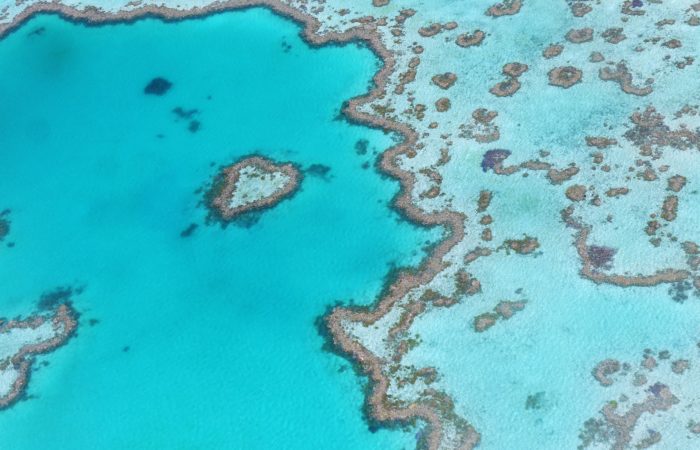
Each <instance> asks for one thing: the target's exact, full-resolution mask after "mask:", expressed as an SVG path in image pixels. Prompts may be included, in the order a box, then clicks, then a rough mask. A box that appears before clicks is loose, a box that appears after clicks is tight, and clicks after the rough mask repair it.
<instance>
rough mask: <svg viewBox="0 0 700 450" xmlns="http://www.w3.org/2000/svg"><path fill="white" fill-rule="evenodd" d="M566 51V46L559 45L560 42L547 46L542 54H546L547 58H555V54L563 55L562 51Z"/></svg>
mask: <svg viewBox="0 0 700 450" xmlns="http://www.w3.org/2000/svg"><path fill="white" fill-rule="evenodd" d="M563 51H564V46H563V45H559V44H552V45H550V46H549V47H547V48H545V49H544V51H543V52H542V56H544V57H545V58H546V59H550V58H554V57H555V56H559V55H561V52H563Z"/></svg>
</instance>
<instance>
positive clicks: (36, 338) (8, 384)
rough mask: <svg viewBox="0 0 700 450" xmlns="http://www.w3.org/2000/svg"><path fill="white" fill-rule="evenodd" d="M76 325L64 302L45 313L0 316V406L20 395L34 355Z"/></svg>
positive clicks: (52, 346)
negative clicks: (4, 318) (10, 317)
mask: <svg viewBox="0 0 700 450" xmlns="http://www.w3.org/2000/svg"><path fill="white" fill-rule="evenodd" d="M77 326H78V321H77V319H76V314H75V312H74V311H73V309H71V307H70V306H69V305H68V304H62V305H59V306H57V307H56V308H55V309H54V310H53V311H52V312H51V313H49V314H39V315H35V316H32V317H28V318H26V319H13V320H3V319H0V410H2V409H5V408H8V407H10V406H12V405H13V404H14V403H15V402H16V401H18V400H19V399H20V398H21V397H22V394H23V393H24V391H25V389H26V387H27V382H28V381H29V373H30V370H31V367H32V363H33V361H34V356H35V355H38V354H41V353H48V352H50V351H53V350H55V349H56V348H58V347H60V346H61V345H63V344H64V343H65V342H66V341H67V340H68V338H70V337H71V336H72V335H73V333H74V332H75V329H76V327H77Z"/></svg>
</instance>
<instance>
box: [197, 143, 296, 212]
mask: <svg viewBox="0 0 700 450" xmlns="http://www.w3.org/2000/svg"><path fill="white" fill-rule="evenodd" d="M301 179H302V174H301V172H300V171H299V169H297V168H296V167H295V166H294V164H291V163H276V162H274V161H272V160H270V159H267V158H264V157H262V156H251V157H247V158H244V159H242V160H240V161H238V162H237V163H235V164H232V165H230V166H227V167H224V168H223V170H222V171H221V173H220V174H219V175H218V177H217V179H216V180H215V181H214V183H213V186H212V188H211V190H210V192H209V198H210V199H211V200H210V202H209V203H210V208H211V210H212V212H213V213H214V214H215V215H216V216H217V217H218V218H220V219H222V220H224V221H229V220H232V219H235V218H236V217H238V216H240V215H242V214H245V213H248V212H251V211H259V210H262V209H265V208H271V207H273V206H275V205H276V204H278V203H279V202H280V201H282V200H283V199H285V198H287V197H289V196H291V195H292V194H294V193H295V192H296V191H297V189H299V185H300V184H301Z"/></svg>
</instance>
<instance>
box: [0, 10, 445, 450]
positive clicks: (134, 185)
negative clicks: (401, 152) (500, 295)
mask: <svg viewBox="0 0 700 450" xmlns="http://www.w3.org/2000/svg"><path fill="white" fill-rule="evenodd" d="M40 27H44V28H45V30H44V32H43V33H42V34H40V35H30V33H31V32H32V31H34V30H36V29H39V28H40ZM298 32H299V28H298V27H297V26H296V25H295V24H293V23H291V22H289V21H286V20H283V19H281V18H279V17H277V16H275V15H273V14H272V13H270V12H268V11H266V10H250V11H246V12H235V13H227V14H223V15H218V16H214V17H210V18H207V19H205V20H194V21H186V22H181V23H175V24H164V23H162V22H159V21H156V20H145V21H140V22H137V23H135V24H133V25H118V26H105V27H99V28H86V27H84V26H80V25H74V24H70V23H67V22H65V21H62V20H60V19H58V18H57V17H39V18H36V19H34V20H32V21H31V22H29V23H27V24H26V25H25V26H23V27H22V28H21V29H20V30H18V31H17V32H15V33H13V34H12V35H10V36H9V37H7V38H6V39H5V40H3V41H1V42H0V98H1V99H2V101H0V149H1V152H0V208H2V209H4V208H11V209H12V213H11V219H12V231H11V234H10V236H9V237H8V238H7V241H12V242H15V243H16V246H15V247H14V248H2V249H0V285H1V286H2V294H1V295H0V315H4V316H14V315H17V314H24V315H26V314H29V313H31V312H32V311H33V310H35V307H36V303H35V302H36V300H37V299H38V297H39V295H40V294H41V293H42V292H44V291H46V290H49V289H53V288H54V287H56V286H61V285H69V284H72V285H84V286H85V291H84V293H82V294H81V295H79V296H77V297H75V299H74V301H75V306H76V308H77V309H78V310H79V311H80V312H81V313H82V317H81V326H80V328H79V332H78V337H77V338H74V339H73V340H71V341H70V343H69V345H67V346H66V347H63V348H61V349H60V350H58V351H56V352H55V353H53V354H50V355H47V356H45V357H41V358H40V360H42V361H43V360H45V361H49V362H50V365H49V366H48V367H42V368H41V369H40V370H39V371H38V372H37V373H36V374H34V375H33V377H32V380H31V382H30V386H29V390H28V394H29V395H30V396H31V397H32V398H31V399H30V400H29V401H26V402H20V403H19V404H17V405H16V406H14V407H13V408H11V409H10V410H8V411H4V412H2V413H0V434H1V435H2V437H1V439H2V444H1V445H0V447H1V448H7V449H39V448H42V449H45V448H51V449H93V448H103V449H117V448H153V449H163V448H168V449H178V448H179V449H193V448H202V449H211V448H240V449H243V448H245V449H268V448H275V449H287V448H289V449H297V448H299V449H302V448H303V449H309V448H333V449H389V448H393V449H399V448H413V447H414V445H415V439H414V436H413V434H412V433H403V432H396V431H394V432H390V431H380V432H377V433H371V432H370V431H369V430H368V428H367V425H366V424H365V423H364V422H363V420H362V415H361V411H360V408H361V405H362V401H363V392H362V389H361V387H360V386H359V385H358V378H357V376H356V375H355V374H354V373H353V372H352V370H350V369H349V365H348V364H347V363H346V362H345V361H344V360H342V359H340V358H338V357H336V356H334V355H331V354H329V353H327V352H324V351H323V350H322V346H323V344H324V340H323V338H322V337H321V336H319V334H318V332H317V329H316V326H315V324H314V322H315V320H316V319H317V317H319V316H320V315H321V314H322V313H323V312H324V311H325V310H326V308H327V307H328V306H329V305H332V304H333V303H334V302H336V301H344V302H347V301H348V300H349V299H355V301H357V302H358V303H368V302H370V301H372V300H373V299H374V298H375V296H376V295H377V294H378V292H379V290H380V288H381V284H382V279H383V277H384V275H385V274H386V273H387V271H388V269H389V265H390V264H416V263H417V262H418V261H419V260H420V259H421V258H422V257H423V252H422V251H420V250H417V249H420V248H421V247H422V246H424V244H425V243H426V241H432V240H435V239H436V238H437V237H438V236H439V230H435V232H427V231H423V230H418V229H416V228H415V227H413V226H411V225H409V224H408V223H406V222H403V221H400V220H399V217H398V215H397V214H396V213H394V212H392V211H391V210H390V209H389V208H388V202H389V201H390V199H391V197H392V196H393V195H394V194H395V193H396V191H397V189H398V185H397V183H395V182H391V181H388V180H386V179H382V178H381V177H380V176H379V175H378V174H377V173H376V172H375V171H374V170H373V169H372V166H371V165H372V164H373V162H374V158H375V154H376V152H380V151H382V150H383V149H385V148H386V147H388V146H389V145H391V144H392V139H391V137H390V136H386V135H384V134H383V133H381V132H379V131H372V130H368V129H366V128H363V127H358V126H350V125H349V124H348V123H347V122H345V121H343V120H337V114H338V112H339V109H340V106H341V104H342V102H343V101H344V100H346V99H348V98H350V97H352V96H355V95H358V94H360V93H363V92H365V91H366V89H367V86H368V83H369V82H370V79H371V76H372V74H373V73H374V72H375V71H376V69H377V64H378V61H377V59H376V58H375V57H374V56H373V55H372V54H371V52H370V51H369V50H367V49H361V48H358V47H356V46H352V45H350V46H345V47H342V48H339V47H327V48H323V49H310V48H309V47H307V46H306V45H305V44H304V43H303V42H302V41H301V39H300V38H299V37H298ZM287 45H289V46H291V49H290V50H288V51H285V48H287ZM156 76H163V77H165V78H167V79H168V80H170V81H171V82H173V88H172V89H171V90H170V91H169V92H168V93H167V94H166V95H164V96H162V97H156V96H146V95H144V93H143V88H144V86H145V85H146V84H147V83H148V82H149V81H150V80H151V79H152V78H153V77H156ZM175 107H182V108H185V109H192V108H196V109H198V110H199V111H200V112H199V114H198V115H197V117H196V118H197V120H199V121H200V122H201V129H200V130H199V131H198V132H196V133H191V132H190V131H188V122H187V121H178V120H177V118H176V116H175V114H173V113H172V112H171V110H172V109H173V108H175ZM159 134H160V135H162V137H158V135H159ZM359 140H368V141H369V152H368V153H367V154H365V155H358V154H357V153H356V149H355V145H356V142H357V141H359ZM254 151H259V152H260V153H262V154H263V155H266V156H268V157H271V158H275V159H278V160H290V161H293V162H296V163H298V164H300V165H301V166H303V167H308V166H309V165H311V164H324V165H327V166H329V167H331V171H330V175H329V176H330V178H329V179H328V180H324V179H321V178H319V177H315V176H313V175H310V174H308V175H307V176H306V178H305V180H304V182H303V185H302V188H301V191H300V192H299V193H298V194H297V195H296V196H294V197H293V198H292V199H291V200H287V201H284V202H282V203H281V204H279V205H278V206H277V207H275V208H274V209H272V210H270V211H267V212H265V213H264V214H263V215H262V216H261V217H260V220H259V222H257V223H256V224H255V225H253V226H252V227H251V228H247V229H246V228H241V227H236V226H230V227H228V228H226V229H221V228H219V227H218V226H204V224H203V222H204V216H205V215H206V211H205V210H204V209H203V208H201V207H198V202H199V201H200V200H201V198H202V195H201V194H199V193H195V191H196V190H197V189H198V188H200V187H201V186H203V185H204V184H205V183H206V182H207V181H208V180H209V179H210V178H211V177H212V176H213V175H214V174H215V173H216V167H217V166H218V165H219V164H225V163H230V162H231V161H233V160H235V159H237V158H239V157H240V156H242V155H245V154H248V153H251V152H254ZM366 162H368V163H369V164H370V168H369V169H363V168H362V165H363V163H366ZM212 164H213V165H212ZM191 223H197V224H199V227H198V228H197V229H196V230H195V232H194V234H193V235H192V236H191V237H189V238H182V237H180V232H181V231H182V230H184V229H185V228H187V227H188V225H190V224H191ZM90 319H97V320H99V323H98V324H97V325H94V326H90V325H89V321H90ZM127 346H128V347H129V350H128V351H126V352H125V351H123V349H124V347H127Z"/></svg>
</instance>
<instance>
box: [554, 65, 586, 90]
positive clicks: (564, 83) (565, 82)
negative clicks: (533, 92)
mask: <svg viewBox="0 0 700 450" xmlns="http://www.w3.org/2000/svg"><path fill="white" fill-rule="evenodd" d="M548 76H549V84H551V85H552V86H558V87H561V88H564V89H568V88H570V87H571V86H573V85H574V84H576V83H579V82H580V81H581V78H582V72H581V71H580V70H579V69H577V68H576V67H574V66H564V67H555V68H554V69H552V70H550V71H549V73H548Z"/></svg>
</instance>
